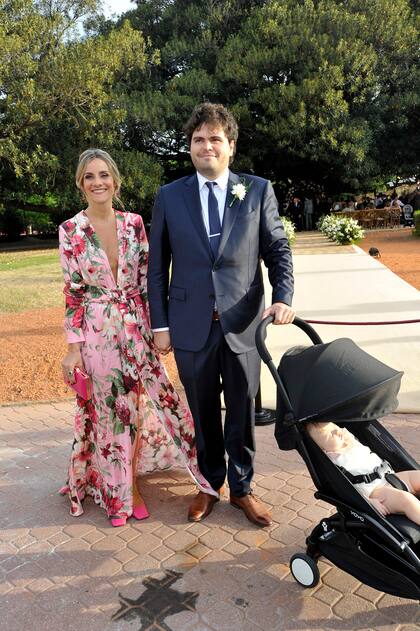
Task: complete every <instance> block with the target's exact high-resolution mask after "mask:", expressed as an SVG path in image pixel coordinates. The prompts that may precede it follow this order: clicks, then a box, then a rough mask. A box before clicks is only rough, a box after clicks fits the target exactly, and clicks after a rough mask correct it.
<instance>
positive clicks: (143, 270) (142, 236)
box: [136, 215, 150, 327]
mask: <svg viewBox="0 0 420 631" xmlns="http://www.w3.org/2000/svg"><path fill="white" fill-rule="evenodd" d="M136 219H137V218H136ZM137 230H138V233H137V234H138V239H139V242H140V253H139V263H138V270H137V283H138V288H139V292H140V297H141V300H142V303H143V305H144V312H145V315H146V320H147V325H148V327H150V314H149V301H148V299H147V298H148V297H147V268H148V262H149V242H148V240H147V235H146V230H145V227H144V223H143V219H142V218H141V217H140V215H139V216H138V227H137Z"/></svg>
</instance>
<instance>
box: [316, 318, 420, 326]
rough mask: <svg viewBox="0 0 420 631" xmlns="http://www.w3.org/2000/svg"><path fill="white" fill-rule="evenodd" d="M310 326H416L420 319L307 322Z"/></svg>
mask: <svg viewBox="0 0 420 631" xmlns="http://www.w3.org/2000/svg"><path fill="white" fill-rule="evenodd" d="M306 322H309V324H333V325H337V324H338V325H341V324H342V325H344V326H383V325H387V324H415V323H417V322H420V319H416V320H389V321H388V322H334V321H329V320H328V321H327V320H306Z"/></svg>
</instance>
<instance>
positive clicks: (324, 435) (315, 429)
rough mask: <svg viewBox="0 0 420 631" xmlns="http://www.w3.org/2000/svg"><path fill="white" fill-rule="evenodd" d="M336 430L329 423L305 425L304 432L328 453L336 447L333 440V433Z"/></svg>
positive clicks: (334, 426)
mask: <svg viewBox="0 0 420 631" xmlns="http://www.w3.org/2000/svg"><path fill="white" fill-rule="evenodd" d="M336 429H338V427H337V425H336V424H335V423H332V422H330V421H329V422H325V423H307V424H306V431H307V432H308V434H309V436H310V437H311V438H312V440H313V441H314V442H315V443H316V444H317V445H318V447H321V449H323V450H324V451H329V450H331V449H332V448H334V447H335V446H336V439H335V438H333V432H334V430H336Z"/></svg>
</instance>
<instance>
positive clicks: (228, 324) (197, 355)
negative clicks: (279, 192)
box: [148, 172, 293, 496]
mask: <svg viewBox="0 0 420 631" xmlns="http://www.w3.org/2000/svg"><path fill="white" fill-rule="evenodd" d="M241 181H242V182H244V183H245V185H246V187H247V189H248V190H247V193H246V196H245V198H244V199H243V200H242V201H240V200H238V199H236V198H234V197H233V196H232V194H231V189H232V186H233V185H234V184H237V183H239V182H241ZM260 259H262V260H263V261H264V263H265V264H266V266H267V268H268V273H269V278H270V282H271V285H272V288H273V292H272V302H284V303H286V304H289V305H290V304H291V300H292V296H293V273H292V256H291V252H290V248H289V246H288V243H287V238H286V235H285V233H284V230H283V226H282V223H281V220H280V217H279V214H278V206H277V200H276V198H275V195H274V191H273V188H272V186H271V183H270V182H269V181H268V180H264V179H262V178H259V177H255V176H252V175H243V176H242V175H241V176H238V175H236V174H234V173H231V172H230V174H229V183H228V191H227V196H226V206H225V211H224V217H223V225H222V235H221V241H220V246H219V251H218V255H217V257H216V258H214V256H213V254H212V251H211V248H210V244H209V239H208V236H207V233H206V230H205V226H204V222H203V218H202V210H201V202H200V195H199V190H198V180H197V176H196V175H192V176H188V177H185V178H181V179H180V180H177V181H176V182H172V183H171V184H167V185H165V186H163V187H162V188H161V189H160V191H159V193H158V195H157V198H156V202H155V207H154V210H153V220H152V228H151V233H150V255H149V273H148V294H149V304H150V314H151V322H152V328H154V329H157V328H163V327H169V330H170V335H171V341H172V345H173V347H174V351H175V358H176V361H177V366H178V370H179V374H180V377H181V380H182V382H183V385H184V387H185V391H186V394H187V398H188V402H189V405H190V407H191V411H192V414H193V417H194V422H195V426H196V438H197V451H198V462H199V466H200V468H201V470H202V473H203V474H204V475H205V476H206V477H207V479H208V480H209V482H210V483H211V484H212V486H213V488H215V489H218V488H220V486H221V485H222V484H223V481H224V479H225V475H226V465H225V450H226V452H227V454H228V456H229V467H228V479H229V485H230V487H231V492H232V493H233V494H234V495H238V496H241V495H245V494H247V493H248V492H249V490H250V481H251V479H252V474H253V468H252V462H253V456H254V451H255V448H254V437H253V433H254V432H253V426H254V423H253V399H254V398H255V394H256V392H257V389H258V384H259V368H260V363H259V358H258V356H257V353H256V350H255V330H256V328H257V326H258V323H259V322H260V320H261V314H262V311H263V309H264V286H263V279H262V273H261V267H260ZM215 303H216V305H217V310H218V312H219V314H220V322H213V320H212V314H213V309H214V306H215ZM221 381H222V385H220V382H221ZM221 387H222V388H223V392H224V399H225V404H226V417H225V426H224V430H223V428H222V424H221V412H220V391H221Z"/></svg>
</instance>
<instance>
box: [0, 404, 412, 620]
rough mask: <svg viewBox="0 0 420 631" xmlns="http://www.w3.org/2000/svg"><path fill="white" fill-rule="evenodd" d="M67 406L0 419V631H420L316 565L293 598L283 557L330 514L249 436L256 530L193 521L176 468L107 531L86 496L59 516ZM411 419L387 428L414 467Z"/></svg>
mask: <svg viewBox="0 0 420 631" xmlns="http://www.w3.org/2000/svg"><path fill="white" fill-rule="evenodd" d="M72 410H73V404H72V403H70V402H60V403H47V404H39V405H28V406H19V407H1V408H0V438H1V440H0V445H1V447H0V454H1V465H0V468H1V474H2V475H1V483H0V516H1V543H0V594H1V601H0V603H1V604H0V616H1V617H0V620H1V622H0V626H1V629H4V630H5V631H24V630H25V631H26V630H27V629H31V630H32V631H40V630H41V629H42V630H44V629H48V630H54V631H61V630H63V631H71V630H73V629H74V630H78V631H80V630H85V629H86V630H89V631H96V630H98V631H107V630H110V631H118V630H121V631H123V630H124V631H125V630H126V629H127V630H132V631H140V630H141V631H168V630H169V631H222V630H226V631H261V630H264V631H268V630H270V631H283V630H293V631H294V630H299V631H301V630H308V629H310V630H311V631H317V630H328V631H331V630H334V629H344V630H348V631H350V630H353V629H357V630H358V631H362V630H365V629H375V630H377V629H380V630H381V631H390V630H404V631H414V629H420V611H419V607H418V603H417V602H414V601H410V600H403V599H400V598H396V597H392V596H389V595H384V594H383V593H381V592H378V591H376V590H374V589H371V588H368V587H366V586H364V585H362V584H361V583H359V582H358V581H357V580H355V579H353V578H352V577H351V576H349V575H348V574H345V573H344V572H342V571H341V570H339V569H337V568H335V567H334V566H332V565H331V564H330V563H329V562H325V561H322V560H321V561H320V563H319V567H320V570H321V575H322V578H321V582H320V584H319V585H318V586H316V587H315V588H313V589H309V590H305V589H302V588H301V587H300V586H299V585H298V584H297V583H296V582H295V581H294V579H293V578H292V576H291V574H290V572H289V559H290V557H291V556H292V554H294V553H295V552H298V551H304V541H305V535H306V534H307V533H308V532H309V531H310V530H311V529H312V527H313V526H314V525H315V524H316V523H317V522H318V521H319V520H320V519H321V518H322V517H323V516H325V515H327V514H329V513H330V508H329V507H328V506H327V505H326V504H323V503H322V502H319V501H316V500H315V499H314V496H313V492H314V488H313V485H312V481H311V479H310V477H309V475H308V473H307V470H306V467H305V466H304V464H303V462H302V461H301V459H300V457H299V456H298V454H297V453H296V452H295V451H289V452H285V451H280V450H279V449H278V447H277V445H276V442H275V440H274V438H273V426H267V427H259V428H257V445H258V455H257V460H256V472H257V473H256V476H255V482H256V485H255V491H256V493H257V494H258V495H260V496H261V497H262V498H263V499H264V501H265V502H267V503H268V504H270V505H271V506H272V509H273V518H274V521H273V524H272V526H271V527H270V528H268V529H259V528H257V527H254V526H253V525H252V524H250V523H249V522H247V520H246V519H245V517H244V515H243V514H242V513H241V512H239V511H236V510H234V509H233V508H232V507H231V506H230V505H229V503H228V502H227V501H226V498H225V501H222V502H220V504H218V505H216V507H215V509H214V511H213V513H212V514H211V515H210V517H209V518H208V519H206V520H205V521H204V522H203V523H200V524H191V523H189V522H188V521H187V520H186V513H187V506H188V503H189V500H190V497H191V495H192V494H193V493H194V488H193V485H192V484H191V482H190V479H189V478H187V477H186V475H185V474H184V472H183V471H178V472H174V471H166V472H162V473H158V474H154V475H151V476H147V477H145V478H144V479H143V480H142V482H141V488H142V491H143V494H144V496H145V499H146V502H147V504H148V506H149V509H150V512H151V516H150V518H149V519H148V520H145V521H144V522H135V521H133V520H129V522H128V523H127V525H126V526H125V527H123V528H112V527H111V526H110V524H109V522H108V520H107V519H106V517H105V514H104V512H103V511H102V510H100V509H99V508H98V507H97V506H95V505H94V504H93V502H92V501H91V500H90V499H88V500H86V502H85V513H84V515H82V516H81V517H78V518H74V517H71V516H70V514H69V505H68V501H67V498H63V497H61V496H60V495H58V493H57V489H58V488H59V487H60V485H61V484H62V483H63V481H64V479H65V470H66V466H67V460H68V456H69V450H70V443H71V439H72ZM419 420H420V416H419V415H394V416H392V417H388V419H386V421H385V425H386V426H387V427H388V429H390V431H391V432H392V433H393V434H394V435H395V436H396V437H397V438H398V440H399V441H400V442H401V443H402V444H403V445H404V446H405V447H406V448H407V449H408V451H409V452H410V453H411V454H412V455H413V456H414V457H416V458H417V459H419V457H420V438H419V432H418V422H419Z"/></svg>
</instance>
